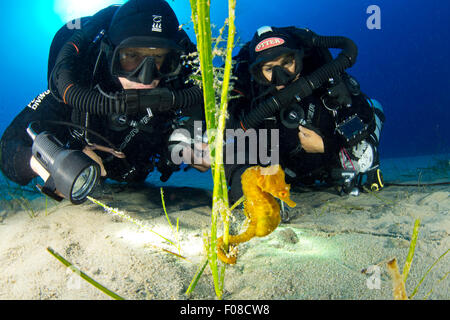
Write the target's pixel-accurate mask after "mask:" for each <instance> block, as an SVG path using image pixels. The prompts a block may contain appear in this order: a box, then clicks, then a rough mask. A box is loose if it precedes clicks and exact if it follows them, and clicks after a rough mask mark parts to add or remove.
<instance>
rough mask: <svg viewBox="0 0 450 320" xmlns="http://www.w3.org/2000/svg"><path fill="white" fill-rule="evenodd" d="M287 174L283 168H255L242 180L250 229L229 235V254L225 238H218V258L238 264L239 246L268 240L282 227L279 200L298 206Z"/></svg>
mask: <svg viewBox="0 0 450 320" xmlns="http://www.w3.org/2000/svg"><path fill="white" fill-rule="evenodd" d="M284 178H285V175H284V171H283V169H282V168H281V166H280V165H274V166H270V167H260V166H255V167H251V168H248V169H247V170H246V171H245V172H244V173H243V174H242V177H241V180H242V191H243V193H244V196H245V201H244V214H245V215H246V217H247V220H246V222H247V223H248V227H247V229H246V230H245V231H244V232H243V233H241V234H239V235H237V236H233V235H230V236H229V249H230V250H229V253H228V254H227V253H226V252H225V249H224V243H223V237H220V238H219V239H217V255H218V257H219V259H220V260H222V261H223V262H225V263H227V264H235V263H236V259H237V257H236V254H235V253H234V252H235V251H236V250H235V247H236V245H237V244H239V243H242V242H246V241H249V240H250V239H251V238H253V237H255V236H256V237H264V236H267V235H268V234H270V233H271V232H272V231H274V230H275V229H276V228H277V227H278V225H279V224H280V221H281V217H280V206H279V204H278V202H277V200H276V199H275V197H276V198H278V199H280V200H282V201H284V202H285V203H286V204H287V205H288V206H290V207H292V208H293V207H295V206H296V203H295V202H294V201H292V200H291V199H290V193H289V190H290V185H288V184H286V182H285V179H284Z"/></svg>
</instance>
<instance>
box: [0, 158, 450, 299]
mask: <svg viewBox="0 0 450 320" xmlns="http://www.w3.org/2000/svg"><path fill="white" fill-rule="evenodd" d="M404 163H405V162H404V161H403V162H402V161H401V160H398V161H397V162H395V161H393V162H391V166H390V167H389V168H387V169H386V172H390V171H389V170H391V172H390V176H391V177H392V176H393V175H394V174H395V173H396V172H397V174H398V167H396V166H403V165H404ZM408 163H410V164H411V161H409V162H408ZM396 168H397V169H396ZM402 172H406V171H405V170H402ZM440 173H441V174H443V176H441V177H440V178H442V179H443V180H447V181H448V178H449V177H448V172H440ZM188 174H189V173H180V176H179V177H181V178H180V179H183V177H184V179H186V175H188ZM183 175H185V176H183ZM385 176H386V174H385ZM407 178H410V179H412V182H416V183H417V180H414V179H413V177H407ZM403 180H405V179H403ZM410 182H411V181H410ZM175 184H176V183H175ZM193 185H200V182H199V181H196V179H194V183H193ZM449 191H450V190H449V187H448V186H434V187H427V186H420V187H395V186H391V187H386V188H385V189H384V190H383V191H382V192H380V193H377V194H376V195H374V194H367V193H364V194H361V195H360V196H358V197H353V196H339V195H337V194H336V193H335V192H334V190H333V189H317V188H316V189H307V188H294V189H293V191H292V193H291V198H292V199H293V200H294V201H295V202H297V207H296V208H294V209H291V210H290V211H289V216H290V221H289V222H288V223H282V224H280V226H279V227H278V228H277V229H276V230H275V231H274V232H273V233H272V234H271V235H269V236H267V237H264V238H254V239H252V240H251V241H249V242H247V243H244V244H241V245H240V246H239V256H238V262H237V264H236V265H234V266H230V267H228V268H227V270H226V278H225V294H224V297H223V298H224V299H226V300H293V299H307V300H309V299H326V300H328V299H351V300H366V299H368V300H375V299H381V300H387V299H392V297H393V296H392V283H391V279H390V277H389V276H388V273H387V270H386V268H385V266H384V265H383V262H384V261H387V260H388V259H392V258H397V260H398V262H399V266H400V272H401V271H402V269H403V265H404V262H405V259H406V256H407V254H408V250H409V245H410V240H411V235H412V231H413V227H414V222H415V219H420V221H421V225H420V229H419V237H418V241H417V246H416V250H415V255H414V260H413V263H412V267H411V270H410V273H409V277H408V280H407V282H406V290H407V293H408V294H411V293H412V291H413V289H414V288H415V287H416V285H417V284H418V283H419V281H420V279H421V278H422V277H423V276H424V274H425V273H426V272H427V270H428V269H429V268H430V266H431V265H432V264H433V263H434V262H435V261H436V260H437V259H438V258H439V257H440V256H441V255H442V254H443V253H445V252H446V251H447V250H448V249H449V248H450V237H449V233H450V216H449V209H450V199H449V195H450V192H449ZM164 194H165V203H166V208H167V213H168V215H169V217H170V219H171V221H172V224H173V225H174V226H175V225H176V220H177V219H178V218H179V230H180V232H179V237H178V238H179V244H180V246H181V251H180V252H181V255H183V256H184V257H185V258H186V259H180V258H178V257H176V256H175V255H172V254H169V253H166V252H163V251H160V250H157V249H155V246H157V247H160V248H165V249H168V250H171V251H174V252H178V251H177V248H175V247H174V246H171V245H170V244H169V243H168V242H167V241H165V240H163V239H161V238H160V237H158V236H157V235H155V234H154V233H152V232H149V231H147V230H145V229H142V228H139V227H138V226H136V225H134V224H132V223H130V222H128V221H125V220H123V219H121V218H119V217H116V216H113V215H111V214H109V213H108V212H106V211H105V210H104V208H102V207H100V206H98V205H97V204H94V203H91V202H86V203H84V204H82V205H79V206H73V205H71V204H70V203H69V202H67V201H63V202H61V203H56V202H53V201H48V203H47V208H46V203H45V198H43V197H38V198H36V199H34V200H32V201H30V205H31V207H32V208H33V211H34V214H35V215H36V217H34V218H32V217H31V216H30V215H31V212H30V210H24V208H23V207H22V206H19V205H18V204H16V205H12V204H11V203H12V202H11V201H10V202H9V205H8V206H7V205H5V203H6V202H5V201H3V202H2V206H1V207H0V239H1V241H0V268H1V270H2V272H1V273H0V299H2V300H9V299H18V300H23V299H32V300H39V299H46V300H47V299H50V300H65V299H70V300H109V299H111V298H110V297H108V296H107V295H105V294H104V293H103V292H101V291H99V290H98V289H96V288H94V287H93V286H91V285H90V284H89V283H87V282H85V281H84V280H82V279H81V278H79V277H78V276H77V275H76V274H75V273H73V272H72V271H71V270H70V269H67V268H66V267H65V266H64V265H62V264H61V263H60V262H59V261H58V260H56V259H55V258H54V257H53V256H52V255H51V254H50V253H49V252H48V251H47V248H48V247H51V248H53V249H54V250H55V251H56V252H58V253H59V254H60V255H61V256H63V257H65V258H66V259H67V260H69V261H70V262H72V263H73V264H74V265H75V266H76V267H78V268H79V269H80V270H81V271H83V272H84V273H86V274H88V275H89V276H91V277H92V278H94V279H95V280H96V281H98V282H99V283H101V284H102V285H104V286H105V287H107V288H108V289H110V290H112V291H114V292H115V293H117V294H118V295H120V296H122V297H124V298H125V299H132V300H141V299H144V300H184V299H187V297H186V296H185V292H186V289H187V288H188V286H189V284H190V282H191V280H192V278H193V277H194V275H195V273H196V271H197V270H198V268H199V265H201V263H202V262H203V261H204V257H205V253H204V249H203V233H204V231H208V230H209V228H210V223H211V218H210V212H211V191H210V190H205V189H196V188H193V187H192V186H191V187H183V188H176V187H165V188H164ZM96 197H97V199H98V200H100V201H102V202H103V203H105V204H106V205H108V206H110V207H112V208H119V209H120V210H121V211H123V212H125V213H127V214H128V215H130V216H131V217H133V218H135V219H138V220H140V221H142V222H144V223H145V224H146V225H147V226H148V227H149V228H151V229H152V230H153V231H155V232H157V233H159V234H160V235H163V236H165V237H167V238H169V239H171V240H172V241H174V242H175V243H176V236H175V235H174V233H173V232H172V229H171V227H170V226H169V223H168V222H167V218H166V216H165V214H164V211H163V207H162V203H161V196H160V189H159V186H154V185H152V184H151V183H148V184H146V185H144V186H141V187H124V186H121V185H118V184H107V185H105V187H104V188H103V190H102V191H101V192H97V194H96ZM243 221H244V218H243V215H242V213H241V212H240V210H236V213H235V220H234V222H233V228H232V229H233V232H238V231H239V229H240V228H242V222H243ZM219 230H221V228H220V227H219ZM220 232H221V231H219V233H220ZM449 262H450V254H449V255H446V256H445V257H444V258H443V259H441V261H439V263H437V264H436V266H435V267H434V268H433V269H432V270H431V271H430V272H429V274H428V275H427V277H426V278H425V280H424V281H423V283H422V285H421V286H420V288H419V290H418V292H417V294H416V295H415V296H414V299H423V298H427V299H433V300H438V299H440V300H448V299H449V298H450V290H449V288H450V282H449V279H448V278H447V275H448V272H449V265H450V263H449ZM378 265H379V266H380V267H379V268H378V267H374V266H378ZM367 268H369V270H372V271H373V273H369V274H367V273H363V272H362V270H363V269H367ZM190 298H191V299H195V300H209V299H215V293H214V287H213V284H212V276H211V271H210V270H209V268H206V270H205V273H204V274H203V276H202V277H201V278H200V281H199V283H198V285H197V287H196V289H195V291H194V292H193V294H192V296H191V297H190Z"/></svg>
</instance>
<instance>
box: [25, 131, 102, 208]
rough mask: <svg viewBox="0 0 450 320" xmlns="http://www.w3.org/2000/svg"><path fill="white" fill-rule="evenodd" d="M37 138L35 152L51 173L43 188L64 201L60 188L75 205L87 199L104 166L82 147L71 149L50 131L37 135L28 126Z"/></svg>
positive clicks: (53, 196) (30, 134)
mask: <svg viewBox="0 0 450 320" xmlns="http://www.w3.org/2000/svg"><path fill="white" fill-rule="evenodd" d="M27 132H28V135H29V136H30V137H31V139H33V146H32V155H33V156H34V158H35V159H36V160H37V161H38V162H39V163H40V164H41V165H42V166H43V167H44V168H45V170H46V171H47V172H48V173H49V175H50V176H49V178H48V179H47V180H46V181H45V185H44V186H43V187H39V189H40V191H41V192H42V193H44V194H46V195H48V196H49V197H51V198H53V199H55V200H57V201H61V200H62V198H61V197H60V196H59V195H57V194H56V191H59V192H60V193H61V194H62V195H64V197H65V198H66V199H69V200H70V202H72V203H73V204H81V203H83V202H84V201H86V199H87V197H88V196H89V194H90V193H91V192H92V191H93V189H94V187H95V186H96V185H97V182H98V180H99V178H100V166H99V165H98V164H97V163H96V162H95V161H94V160H92V159H91V158H90V157H88V156H87V155H86V154H84V153H83V152H82V151H80V150H70V149H67V148H65V147H64V145H63V144H62V143H61V142H60V141H59V140H58V139H56V138H55V137H54V136H53V135H51V134H49V133H48V132H45V131H44V132H42V133H40V134H37V133H36V132H34V131H33V130H32V129H31V125H30V126H29V127H28V129H27Z"/></svg>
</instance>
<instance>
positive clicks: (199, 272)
mask: <svg viewBox="0 0 450 320" xmlns="http://www.w3.org/2000/svg"><path fill="white" fill-rule="evenodd" d="M207 265H208V259H206V260H205V262H204V263H203V264H201V265H200V267H199V269H198V270H197V272H196V274H195V276H194V278H193V279H192V281H191V283H190V284H189V287H188V289H187V290H186V296H188V297H189V296H190V295H191V294H192V292H193V291H194V290H195V287H196V286H197V283H198V281H199V280H200V277H201V276H202V274H203V272H204V271H205V269H206V266H207Z"/></svg>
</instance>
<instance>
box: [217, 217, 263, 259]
mask: <svg viewBox="0 0 450 320" xmlns="http://www.w3.org/2000/svg"><path fill="white" fill-rule="evenodd" d="M255 232H256V225H255V224H253V223H250V225H249V226H248V228H247V230H245V231H244V232H243V233H241V234H239V235H237V236H232V235H230V237H229V250H228V251H229V252H228V254H227V253H226V252H225V248H224V243H223V237H220V238H219V239H217V256H218V257H219V259H220V260H221V261H222V262H224V263H227V264H236V259H237V252H236V245H237V244H239V243H242V242H247V241H249V240H250V239H251V238H253V237H254V236H255Z"/></svg>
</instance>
